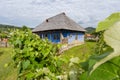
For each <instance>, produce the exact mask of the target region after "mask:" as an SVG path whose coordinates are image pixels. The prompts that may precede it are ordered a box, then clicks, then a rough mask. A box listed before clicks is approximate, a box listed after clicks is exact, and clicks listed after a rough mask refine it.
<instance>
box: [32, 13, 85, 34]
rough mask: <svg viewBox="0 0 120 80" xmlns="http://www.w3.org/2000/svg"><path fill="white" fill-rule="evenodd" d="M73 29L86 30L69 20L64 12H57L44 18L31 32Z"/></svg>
mask: <svg viewBox="0 0 120 80" xmlns="http://www.w3.org/2000/svg"><path fill="white" fill-rule="evenodd" d="M59 29H66V30H74V31H83V32H84V31H86V30H85V29H84V28H82V27H81V26H80V25H79V24H77V23H76V22H74V21H73V20H71V19H70V18H69V17H67V16H66V14H65V13H61V14H58V15H56V16H53V17H51V18H48V19H46V20H45V21H44V22H43V23H41V24H40V25H38V26H37V27H36V28H35V29H33V32H39V31H46V30H59Z"/></svg>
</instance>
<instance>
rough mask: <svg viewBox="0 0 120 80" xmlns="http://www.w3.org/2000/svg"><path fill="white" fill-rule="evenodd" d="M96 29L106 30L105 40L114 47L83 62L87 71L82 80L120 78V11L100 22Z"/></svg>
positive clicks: (112, 79) (119, 79)
mask: <svg viewBox="0 0 120 80" xmlns="http://www.w3.org/2000/svg"><path fill="white" fill-rule="evenodd" d="M96 30H97V31H100V32H101V31H104V33H103V40H104V41H105V43H106V44H107V47H109V48H112V49H111V50H108V51H106V52H105V53H104V54H102V55H97V56H91V57H90V58H89V59H88V60H87V61H86V62H85V63H82V65H83V67H84V70H86V72H85V73H84V74H82V75H81V80H120V65H119V61H120V47H119V45H120V35H119V34H120V32H119V31H120V13H113V14H112V15H111V16H109V17H108V18H106V19H105V21H102V22H100V23H99V25H98V27H97V29H96ZM103 40H102V42H104V41H103ZM102 48H104V47H102ZM98 75H99V76H98Z"/></svg>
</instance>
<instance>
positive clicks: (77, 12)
mask: <svg viewBox="0 0 120 80" xmlns="http://www.w3.org/2000/svg"><path fill="white" fill-rule="evenodd" d="M119 11H120V0H0V24H8V25H15V26H23V25H26V26H28V27H31V28H35V27H36V26H37V25H39V24H41V23H42V22H43V21H44V20H45V19H46V18H49V17H52V16H54V15H57V14H59V13H62V12H65V13H66V15H67V16H68V17H70V18H71V19H73V20H74V21H75V22H77V23H78V24H80V25H81V26H82V27H84V28H86V27H96V26H97V24H98V22H99V21H101V20H104V19H105V18H106V17H108V16H109V15H110V14H112V13H114V12H119Z"/></svg>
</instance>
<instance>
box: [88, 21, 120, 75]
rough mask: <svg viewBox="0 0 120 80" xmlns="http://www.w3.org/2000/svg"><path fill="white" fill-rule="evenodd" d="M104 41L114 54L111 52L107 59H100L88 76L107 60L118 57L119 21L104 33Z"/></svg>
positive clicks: (119, 42) (119, 43)
mask: <svg viewBox="0 0 120 80" xmlns="http://www.w3.org/2000/svg"><path fill="white" fill-rule="evenodd" d="M104 40H105V42H106V43H107V45H109V46H110V47H112V48H113V49H114V52H112V53H111V54H110V55H108V56H107V57H105V58H103V59H101V60H100V61H98V62H97V63H96V64H95V65H94V66H93V69H92V70H91V72H90V74H91V73H92V72H93V71H94V70H95V69H96V68H97V67H99V66H100V65H101V64H103V63H105V62H107V61H108V60H111V59H113V58H115V57H117V56H120V21H118V22H116V23H115V24H114V25H112V26H111V27H110V28H109V29H108V30H106V31H105V33H104Z"/></svg>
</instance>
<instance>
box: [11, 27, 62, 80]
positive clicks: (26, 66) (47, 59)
mask: <svg viewBox="0 0 120 80" xmlns="http://www.w3.org/2000/svg"><path fill="white" fill-rule="evenodd" d="M23 30H24V31H23ZM10 42H11V44H12V45H13V48H14V53H13V60H14V62H15V65H16V66H17V67H18V68H19V71H18V74H19V75H18V79H20V80H31V79H37V80H56V79H57V78H56V76H58V75H60V73H62V69H61V68H60V67H61V65H62V63H63V60H62V59H60V58H59V57H58V56H56V47H55V46H53V45H52V43H50V42H49V41H48V40H42V39H40V38H39V36H37V35H36V34H33V33H32V32H31V30H29V29H26V28H24V29H22V30H15V31H13V32H12V33H11V38H10Z"/></svg>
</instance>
